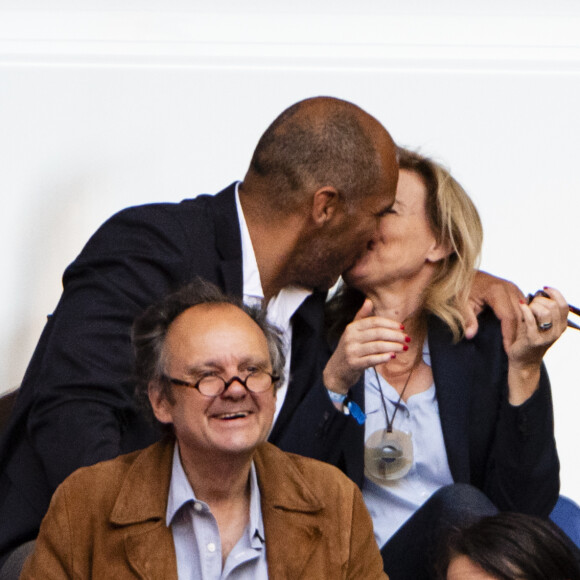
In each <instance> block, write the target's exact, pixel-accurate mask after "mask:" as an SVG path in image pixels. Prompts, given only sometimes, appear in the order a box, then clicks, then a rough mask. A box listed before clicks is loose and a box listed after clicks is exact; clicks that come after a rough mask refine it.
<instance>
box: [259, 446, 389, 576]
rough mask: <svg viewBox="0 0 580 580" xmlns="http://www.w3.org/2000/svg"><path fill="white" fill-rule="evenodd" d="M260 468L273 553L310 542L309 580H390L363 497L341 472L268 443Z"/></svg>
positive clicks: (261, 485)
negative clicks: (332, 579)
mask: <svg viewBox="0 0 580 580" xmlns="http://www.w3.org/2000/svg"><path fill="white" fill-rule="evenodd" d="M255 463H256V469H257V472H258V481H259V482H260V493H261V496H262V513H263V516H264V526H265V529H266V542H267V546H268V550H269V553H270V554H276V553H278V552H279V551H283V550H285V549H287V546H288V545H292V546H294V549H295V550H298V549H300V548H301V547H303V546H304V544H305V543H306V544H308V546H309V550H310V549H311V550H312V551H313V553H312V555H311V557H310V559H309V560H308V566H309V569H308V573H309V574H310V575H308V576H307V577H308V578H310V577H312V578H314V577H316V576H315V573H316V572H317V571H318V573H319V576H318V577H325V575H326V577H329V576H328V574H333V577H336V578H341V577H342V578H352V579H355V578H357V579H358V578H365V579H374V578H377V579H379V578H381V579H384V578H387V576H386V574H385V573H384V571H383V561H382V557H381V554H380V551H379V548H378V545H377V543H376V540H375V539H374V534H373V525H372V520H371V517H370V515H369V513H368V510H367V508H366V506H365V504H364V501H363V498H362V494H361V492H360V490H359V489H358V487H357V486H356V485H355V484H354V483H353V482H352V481H351V480H350V479H349V478H348V477H346V475H344V474H343V473H342V472H341V471H340V470H339V469H338V468H336V467H334V466H332V465H329V464H326V463H323V462H321V461H318V460H316V459H311V458H308V457H302V456H300V455H295V454H293V453H287V452H284V451H281V450H280V449H278V448H277V447H274V446H273V445H271V444H269V443H264V444H263V445H261V446H260V447H259V448H258V450H257V452H256V455H255ZM306 530H310V531H309V532H307V533H306V534H305V531H306ZM294 536H295V537H294ZM268 565H269V566H271V565H272V561H270V560H269V564H268ZM305 572H306V570H305ZM320 574H322V576H321V575H320ZM334 574H338V575H334ZM301 577H302V576H301Z"/></svg>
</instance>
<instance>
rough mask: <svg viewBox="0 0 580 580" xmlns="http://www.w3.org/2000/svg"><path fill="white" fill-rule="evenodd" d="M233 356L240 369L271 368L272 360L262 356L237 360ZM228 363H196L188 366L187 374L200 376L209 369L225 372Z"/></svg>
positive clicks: (207, 361) (212, 360) (217, 361)
mask: <svg viewBox="0 0 580 580" xmlns="http://www.w3.org/2000/svg"><path fill="white" fill-rule="evenodd" d="M231 356H232V358H235V359H236V360H235V363H236V365H237V368H238V369H239V368H240V367H244V366H247V365H248V364H252V365H256V366H262V367H267V366H270V359H269V358H266V357H263V356H260V355H248V356H244V357H241V358H237V357H235V355H231ZM228 362H229V361H224V360H223V359H222V360H214V359H210V360H206V361H202V362H198V363H195V364H193V365H188V366H186V367H185V372H186V373H187V374H188V375H195V374H198V373H200V372H202V371H204V370H207V369H212V370H220V371H223V370H224V369H225V367H226V366H227V365H228Z"/></svg>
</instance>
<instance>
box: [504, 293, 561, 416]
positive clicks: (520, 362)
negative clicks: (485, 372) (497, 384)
mask: <svg viewBox="0 0 580 580" xmlns="http://www.w3.org/2000/svg"><path fill="white" fill-rule="evenodd" d="M544 290H545V292H546V294H548V296H549V298H546V297H544V296H536V297H535V298H534V300H533V301H532V302H531V303H530V304H529V305H528V304H526V303H525V302H524V301H522V302H523V303H520V318H519V320H518V325H517V329H516V336H515V340H514V342H513V343H511V345H509V346H508V347H507V348H506V352H507V355H508V359H509V370H508V385H509V401H510V403H511V404H512V405H521V404H522V403H524V402H525V401H526V400H527V399H528V398H529V397H531V395H532V394H533V393H534V391H535V390H536V389H537V388H538V383H539V380H540V365H541V363H542V359H543V357H544V355H545V354H546V351H547V350H548V349H549V348H550V347H551V346H552V345H553V344H554V342H556V340H558V338H559V337H560V336H561V335H562V333H563V332H564V330H566V321H567V317H568V304H567V303H566V300H565V299H564V297H563V296H562V294H560V292H558V290H555V289H554V288H545V289H544ZM550 324H551V326H550ZM541 325H547V326H549V328H547V329H546V330H542V329H541Z"/></svg>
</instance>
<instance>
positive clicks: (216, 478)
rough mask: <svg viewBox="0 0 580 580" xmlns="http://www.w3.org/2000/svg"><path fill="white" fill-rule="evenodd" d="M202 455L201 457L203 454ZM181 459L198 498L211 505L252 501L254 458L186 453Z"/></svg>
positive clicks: (181, 450)
mask: <svg viewBox="0 0 580 580" xmlns="http://www.w3.org/2000/svg"><path fill="white" fill-rule="evenodd" d="M200 455H202V454H200ZM179 456H180V458H181V463H182V465H183V469H184V471H185V475H186V476H187V479H188V481H189V483H190V485H191V487H192V489H193V491H194V493H195V497H196V498H198V499H199V500H201V501H204V502H206V503H207V504H208V505H210V506H214V505H218V504H223V503H229V502H237V501H240V499H243V500H244V501H245V500H246V499H249V493H250V487H249V481H250V468H251V465H252V455H250V456H246V457H242V458H239V457H231V456H229V457H223V458H220V457H216V456H215V455H213V456H212V457H211V458H209V460H208V458H207V457H205V456H204V457H199V456H196V455H195V454H191V453H188V452H187V451H185V452H184V450H183V446H180V447H179Z"/></svg>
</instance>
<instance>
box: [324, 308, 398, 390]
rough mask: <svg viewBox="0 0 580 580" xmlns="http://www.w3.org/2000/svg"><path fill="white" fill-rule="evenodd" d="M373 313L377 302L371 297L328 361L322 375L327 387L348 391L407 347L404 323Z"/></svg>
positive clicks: (349, 326) (345, 331) (348, 327)
mask: <svg viewBox="0 0 580 580" xmlns="http://www.w3.org/2000/svg"><path fill="white" fill-rule="evenodd" d="M372 314H373V303H372V302H371V301H370V300H369V299H368V298H367V299H366V300H365V301H364V304H363V305H362V306H361V308H360V310H359V311H358V312H357V314H356V316H355V317H354V320H353V321H352V322H351V323H350V324H349V325H348V326H347V327H346V328H345V330H344V332H343V334H342V336H341V337H340V341H339V343H338V346H337V348H336V350H335V351H334V353H333V355H332V356H331V357H330V360H329V361H328V363H327V364H326V368H325V369H324V372H323V374H322V377H323V381H324V385H325V386H326V388H327V389H329V390H331V391H334V392H335V393H340V394H344V395H346V394H347V392H348V390H349V389H350V387H352V386H353V385H354V384H355V383H356V382H357V381H358V379H359V378H360V376H361V374H362V373H363V372H364V371H365V369H367V368H369V367H371V366H375V365H379V364H382V363H385V362H387V361H389V360H391V358H393V357H394V355H395V353H397V352H401V351H402V350H407V349H406V348H405V346H406V344H407V342H408V341H409V338H408V337H407V335H406V334H405V333H404V331H403V327H402V325H401V323H399V322H396V321H394V320H389V319H388V318H383V317H381V316H373V315H372Z"/></svg>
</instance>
